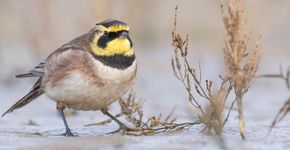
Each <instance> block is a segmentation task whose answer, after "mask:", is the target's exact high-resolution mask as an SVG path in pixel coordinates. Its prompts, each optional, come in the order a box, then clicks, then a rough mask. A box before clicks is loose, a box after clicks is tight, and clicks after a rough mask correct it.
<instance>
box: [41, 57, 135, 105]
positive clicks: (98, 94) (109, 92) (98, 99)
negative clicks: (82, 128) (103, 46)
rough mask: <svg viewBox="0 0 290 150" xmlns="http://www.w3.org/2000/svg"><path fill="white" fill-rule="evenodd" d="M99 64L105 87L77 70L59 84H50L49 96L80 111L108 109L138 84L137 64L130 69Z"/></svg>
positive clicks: (46, 90) (99, 73)
mask: <svg viewBox="0 0 290 150" xmlns="http://www.w3.org/2000/svg"><path fill="white" fill-rule="evenodd" d="M97 65H98V70H97V72H98V76H100V77H103V78H102V80H101V81H100V82H102V85H97V84H93V83H92V82H90V80H87V78H86V77H85V76H84V74H81V73H79V72H78V71H77V70H75V71H72V72H71V73H69V74H68V75H67V76H66V77H65V78H64V79H63V80H61V81H60V82H59V83H58V84H56V85H54V86H51V84H49V82H48V84H46V85H47V86H46V87H45V93H46V95H47V96H48V97H50V98H51V99H53V100H55V101H59V102H63V103H64V104H66V106H67V107H68V108H72V109H76V110H99V109H102V108H106V107H107V106H108V105H110V104H112V103H113V102H115V101H116V100H118V99H119V98H120V97H121V96H123V95H124V94H125V93H126V92H127V90H128V89H129V88H130V87H131V86H132V85H133V84H134V82H135V80H134V79H135V69H136V62H135V63H134V64H133V65H132V66H131V67H129V68H127V69H126V70H118V69H112V68H108V67H106V66H103V65H101V67H100V64H97Z"/></svg>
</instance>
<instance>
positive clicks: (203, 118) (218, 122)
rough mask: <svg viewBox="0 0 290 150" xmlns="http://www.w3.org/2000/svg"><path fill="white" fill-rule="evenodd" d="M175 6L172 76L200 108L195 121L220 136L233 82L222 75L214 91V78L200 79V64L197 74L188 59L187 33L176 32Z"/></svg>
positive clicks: (191, 101) (191, 100)
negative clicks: (203, 103)
mask: <svg viewBox="0 0 290 150" xmlns="http://www.w3.org/2000/svg"><path fill="white" fill-rule="evenodd" d="M177 8H178V7H176V8H175V20H174V26H173V30H172V46H173V48H174V56H173V58H172V59H171V66H172V69H173V72H174V75H175V77H176V78H177V79H178V80H179V81H180V82H181V83H182V85H183V87H184V88H185V90H186V92H187V94H188V101H189V102H190V104H191V105H192V106H193V107H195V108H196V109H198V110H199V114H198V116H199V117H198V121H200V122H201V123H202V124H204V125H205V128H204V130H205V131H207V132H208V133H211V130H212V129H214V131H215V133H216V134H218V135H219V134H221V132H222V129H223V127H224V125H225V122H226V121H227V120H228V116H229V114H228V115H227V117H226V118H225V119H224V120H223V117H222V112H223V110H224V106H225V102H226V100H227V97H228V95H229V93H230V91H231V90H232V87H233V85H232V84H231V82H229V80H225V79H223V78H222V77H221V80H222V83H221V85H220V87H219V89H218V90H217V92H213V90H212V85H213V81H211V80H205V82H203V81H202V73H201V66H200V65H199V73H197V71H196V69H195V68H193V67H191V65H190V64H189V61H188V36H186V37H185V38H183V37H182V36H181V35H180V34H179V33H178V32H177ZM193 91H195V92H196V93H197V95H198V96H197V97H195V96H194V94H193ZM201 100H205V101H206V102H207V107H202V106H201V104H200V103H201ZM231 109H232V106H231V108H230V110H231ZM229 112H230V111H229Z"/></svg>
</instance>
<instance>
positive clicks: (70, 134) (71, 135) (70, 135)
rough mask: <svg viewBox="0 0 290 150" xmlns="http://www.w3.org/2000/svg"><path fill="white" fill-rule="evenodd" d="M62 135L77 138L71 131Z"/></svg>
mask: <svg viewBox="0 0 290 150" xmlns="http://www.w3.org/2000/svg"><path fill="white" fill-rule="evenodd" d="M62 135H63V136H66V137H75V136H76V135H74V134H73V133H72V132H71V131H70V130H66V131H65V133H63V134H62Z"/></svg>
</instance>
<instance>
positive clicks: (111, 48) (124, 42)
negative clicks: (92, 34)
mask: <svg viewBox="0 0 290 150" xmlns="http://www.w3.org/2000/svg"><path fill="white" fill-rule="evenodd" d="M97 40H98V38H95V40H94V42H93V43H91V48H92V52H93V53H94V54H95V55H98V56H113V55H115V54H120V55H124V56H131V55H133V53H134V50H133V48H132V47H131V45H130V41H129V40H128V39H127V38H116V39H114V40H112V41H110V42H108V43H107V47H105V48H101V47H99V46H97V44H96V43H97Z"/></svg>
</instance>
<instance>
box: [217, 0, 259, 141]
mask: <svg viewBox="0 0 290 150" xmlns="http://www.w3.org/2000/svg"><path fill="white" fill-rule="evenodd" d="M221 10H222V14H223V22H224V26H225V30H226V37H225V45H226V47H225V49H224V63H225V73H226V74H225V78H226V80H229V81H230V82H231V83H232V84H233V85H234V91H235V95H236V99H235V101H236V102H237V105H238V112H239V125H240V134H241V136H242V138H243V139H244V138H245V136H244V132H245V127H244V126H245V125H244V124H245V123H244V117H243V103H242V99H243V96H244V95H245V93H246V92H247V91H248V89H249V86H250V83H251V80H252V78H253V77H254V76H255V75H256V72H257V69H258V66H259V62H260V57H261V55H260V46H259V45H260V44H259V43H260V39H259V40H258V41H257V42H256V46H255V48H253V49H249V48H248V47H249V44H248V43H249V40H250V36H249V35H248V34H247V32H246V31H245V29H244V27H245V24H244V23H245V19H244V16H243V14H244V1H243V0H238V1H234V0H227V11H225V8H224V2H223V1H222V5H221Z"/></svg>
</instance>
